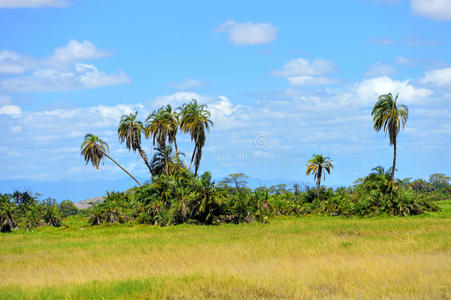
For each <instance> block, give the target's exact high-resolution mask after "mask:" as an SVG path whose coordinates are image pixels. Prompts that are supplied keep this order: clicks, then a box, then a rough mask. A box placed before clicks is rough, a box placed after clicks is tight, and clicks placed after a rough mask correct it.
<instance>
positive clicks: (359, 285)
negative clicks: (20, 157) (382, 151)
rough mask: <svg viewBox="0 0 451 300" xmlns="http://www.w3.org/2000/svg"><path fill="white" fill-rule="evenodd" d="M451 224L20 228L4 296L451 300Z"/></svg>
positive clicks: (4, 266)
mask: <svg viewBox="0 0 451 300" xmlns="http://www.w3.org/2000/svg"><path fill="white" fill-rule="evenodd" d="M450 225H451V222H450V218H449V216H445V217H443V216H442V217H441V218H436V217H409V218H389V217H386V218H372V219H344V218H329V217H307V218H286V217H281V218H276V219H273V220H271V223H270V224H267V225H266V224H241V225H221V226H215V227H213V226H210V227H208V226H189V225H182V226H176V227H167V228H158V227H149V226H136V225H135V226H127V225H120V226H109V227H108V226H107V227H98V228H85V229H82V228H78V227H74V226H72V227H71V228H69V229H54V228H43V229H41V230H39V231H38V232H30V233H26V232H16V233H14V234H12V235H1V236H0V272H1V273H0V274H2V276H1V277H0V298H1V297H3V298H9V297H19V298H20V297H24V298H27V297H30V298H33V297H37V298H98V297H100V296H101V297H104V296H105V295H107V296H106V297H118V298H156V299H157V298H186V299H193V298H231V299H235V298H241V299H242V298H292V299H303V298H318V299H324V298H329V299H344V298H351V299H354V298H357V299H361V298H365V299H379V298H387V299H450V298H451V288H450V287H451V255H450V254H451V251H450V240H451V235H450V233H451V226H450ZM5 275H6V276H5Z"/></svg>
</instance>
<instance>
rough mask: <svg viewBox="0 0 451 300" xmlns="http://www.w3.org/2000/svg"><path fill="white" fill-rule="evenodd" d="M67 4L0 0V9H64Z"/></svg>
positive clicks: (59, 0)
mask: <svg viewBox="0 0 451 300" xmlns="http://www.w3.org/2000/svg"><path fill="white" fill-rule="evenodd" d="M68 4H69V0H0V7H6V8H20V7H41V6H48V7H64V6H67V5H68Z"/></svg>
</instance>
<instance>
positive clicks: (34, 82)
mask: <svg viewBox="0 0 451 300" xmlns="http://www.w3.org/2000/svg"><path fill="white" fill-rule="evenodd" d="M125 83H130V78H129V77H128V76H127V75H126V74H125V73H123V72H122V71H119V73H117V74H106V73H103V72H99V71H98V70H97V68H96V67H95V66H93V65H88V64H80V63H77V64H75V65H74V66H73V69H72V70H71V71H68V72H62V71H58V70H53V69H46V70H38V71H35V72H33V74H31V75H29V76H19V77H14V78H10V79H5V80H3V81H1V82H0V87H1V88H3V89H5V90H8V91H13V92H26V91H67V90H75V89H86V88H94V87H100V86H106V85H118V84H125Z"/></svg>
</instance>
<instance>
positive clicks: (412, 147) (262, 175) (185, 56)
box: [0, 0, 451, 198]
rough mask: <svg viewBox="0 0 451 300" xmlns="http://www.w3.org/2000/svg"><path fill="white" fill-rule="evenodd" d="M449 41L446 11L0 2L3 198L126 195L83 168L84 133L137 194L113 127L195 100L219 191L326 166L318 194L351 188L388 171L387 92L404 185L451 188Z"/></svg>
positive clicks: (102, 174)
mask: <svg viewBox="0 0 451 300" xmlns="http://www.w3.org/2000/svg"><path fill="white" fill-rule="evenodd" d="M450 36H451V2H450V1H448V0H410V1H407V0H404V1H403V0H354V1H283V2H281V1H230V0H228V1H206V0H205V1H164V2H162V1H159V2H158V3H157V2H156V1H100V0H99V1H81V0H0V130H1V132H2V134H1V138H0V151H1V153H2V155H1V156H0V166H1V168H0V181H3V182H7V184H1V183H0V187H2V188H3V189H5V191H6V190H7V189H8V188H9V187H8V184H11V183H10V182H11V180H14V184H15V186H20V184H21V183H23V184H24V185H25V184H29V182H30V181H33V182H41V183H42V182H44V183H45V182H53V183H55V184H57V183H58V182H61V183H62V182H64V184H62V185H63V187H64V189H65V190H66V191H67V195H68V196H67V197H68V198H70V197H72V196H73V195H79V194H77V191H75V190H73V188H71V184H70V182H73V181H77V182H86V184H91V185H92V184H95V183H96V182H98V185H99V187H98V190H99V193H101V192H100V191H103V190H104V189H102V183H101V182H103V181H100V180H105V179H107V180H112V181H115V182H117V181H118V180H123V182H126V183H127V184H129V185H130V186H132V185H133V182H131V181H130V180H129V179H128V178H126V176H125V175H124V174H123V173H122V172H121V171H120V170H119V169H118V168H116V167H115V166H114V165H113V164H112V163H111V162H106V163H105V165H104V166H103V167H102V168H101V170H99V171H96V170H94V169H93V168H91V167H89V166H85V165H84V162H83V159H82V157H81V156H80V154H79V147H80V144H81V142H82V140H83V136H84V134H86V133H94V134H97V135H99V136H100V137H101V138H103V139H104V140H106V141H107V142H108V144H109V145H110V148H111V154H112V156H114V157H115V158H116V159H117V160H118V161H119V162H120V163H122V164H123V165H124V166H125V167H126V168H127V169H129V170H130V171H131V172H132V173H134V174H136V175H137V176H138V177H140V178H142V179H143V180H145V178H147V177H148V176H147V174H146V168H145V165H144V164H143V163H142V161H141V160H140V158H139V156H138V155H137V154H134V153H130V152H128V151H126V150H125V147H123V146H122V145H120V144H119V143H118V141H117V136H116V130H117V125H118V121H119V119H120V116H121V115H122V114H125V113H130V112H133V111H135V110H138V111H139V117H140V118H141V120H144V119H145V117H146V116H147V115H148V114H149V113H151V112H152V111H153V110H155V109H157V108H158V107H160V106H161V105H164V104H168V103H169V104H172V105H174V106H177V105H180V104H181V103H183V102H186V101H189V100H190V99H192V98H196V99H198V100H199V101H200V102H202V103H205V104H207V105H208V108H209V109H210V110H211V112H212V118H213V121H214V122H215V126H214V127H213V128H212V130H211V132H210V134H209V135H208V137H207V144H206V147H205V149H204V159H203V161H202V165H201V169H202V170H207V169H208V170H211V171H212V173H213V176H214V177H215V178H217V179H220V178H222V177H224V176H226V175H227V174H229V173H237V172H243V173H246V174H248V175H249V176H250V177H252V178H257V179H261V180H275V179H280V180H281V181H300V182H306V183H311V182H312V179H311V178H308V177H307V176H306V175H305V163H306V161H307V160H308V159H309V158H310V157H311V156H312V154H314V153H322V154H324V155H328V156H330V157H331V158H332V159H333V160H334V164H335V169H334V171H333V173H332V174H331V175H330V176H329V177H328V178H327V179H326V184H327V185H332V186H337V185H349V184H351V183H352V182H353V181H354V180H355V179H356V178H358V177H361V176H364V175H366V174H367V173H368V172H369V171H370V170H371V168H372V167H374V166H376V165H384V166H386V167H387V168H388V167H389V166H390V164H391V162H392V155H393V151H392V147H390V146H389V143H388V139H387V138H386V137H385V136H384V134H383V133H380V132H379V133H377V132H375V131H374V130H373V129H372V123H371V116H370V112H371V108H372V105H373V104H374V102H375V101H376V98H377V95H379V94H382V93H388V92H392V93H398V92H399V93H400V96H399V101H398V102H399V103H400V104H405V105H407V106H408V107H409V109H410V115H409V120H408V122H407V126H406V129H405V130H404V131H402V132H401V133H400V135H399V138H398V141H399V142H398V169H399V172H398V175H399V177H401V178H404V177H414V178H419V177H423V178H427V176H428V175H429V174H431V173H434V172H443V173H448V174H450V173H451V163H450V161H451V154H450V150H451V143H450V140H451V138H450V137H451V122H450V120H451V39H450V38H449V37H450ZM179 140H180V148H181V149H182V151H184V152H185V153H186V154H187V156H189V155H190V154H191V151H192V148H193V145H192V144H191V143H190V141H189V138H188V137H187V136H182V135H180V137H179ZM143 146H144V148H145V150H146V151H147V153H148V155H149V156H151V155H152V153H153V150H152V148H153V147H152V145H151V143H150V141H149V140H146V141H145V142H144V145H143ZM77 186H79V185H77ZM78 189H79V188H77V190H78ZM0 192H1V191H0ZM93 196H94V195H93ZM74 197H75V198H77V197H78V196H74Z"/></svg>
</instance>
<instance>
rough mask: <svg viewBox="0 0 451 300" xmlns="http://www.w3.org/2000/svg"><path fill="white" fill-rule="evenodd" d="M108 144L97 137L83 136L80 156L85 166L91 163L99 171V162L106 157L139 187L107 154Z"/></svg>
mask: <svg viewBox="0 0 451 300" xmlns="http://www.w3.org/2000/svg"><path fill="white" fill-rule="evenodd" d="M108 151H109V148H108V144H107V143H105V142H104V141H103V140H102V139H99V137H98V136H95V135H93V134H91V133H88V134H87V135H85V140H84V141H83V143H82V144H81V155H83V158H84V159H85V161H86V164H88V163H89V162H91V164H92V166H93V167H95V168H96V169H99V165H100V162H101V161H102V159H104V158H105V156H106V157H108V158H109V159H110V160H111V161H112V162H114V163H115V164H116V165H117V166H118V167H119V168H121V169H122V171H124V172H125V173H127V175H128V176H130V177H131V178H132V179H133V180H134V181H135V182H136V183H137V184H138V185H139V186H141V183H140V182H139V181H138V180H137V179H136V178H135V177H133V175H132V174H130V173H129V172H128V171H127V170H125V169H124V168H123V167H122V166H121V165H120V164H119V163H118V162H117V161H115V160H114V159H113V158H112V157H111V156H110V155H109V154H108Z"/></svg>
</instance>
